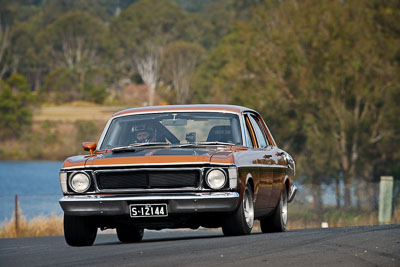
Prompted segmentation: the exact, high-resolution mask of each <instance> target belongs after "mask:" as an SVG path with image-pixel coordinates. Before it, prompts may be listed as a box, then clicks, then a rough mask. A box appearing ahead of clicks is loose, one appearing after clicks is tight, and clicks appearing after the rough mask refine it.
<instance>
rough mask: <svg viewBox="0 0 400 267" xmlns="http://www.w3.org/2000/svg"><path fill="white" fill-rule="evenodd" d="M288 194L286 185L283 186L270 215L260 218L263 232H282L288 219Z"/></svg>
mask: <svg viewBox="0 0 400 267" xmlns="http://www.w3.org/2000/svg"><path fill="white" fill-rule="evenodd" d="M287 200H288V195H287V189H286V186H285V187H284V188H283V191H282V193H281V197H280V200H279V204H278V206H277V207H276V209H275V211H274V213H273V214H272V215H271V216H268V217H266V218H263V219H261V220H260V226H261V231H262V232H263V233H272V232H284V231H285V230H286V224H287V219H288V202H287Z"/></svg>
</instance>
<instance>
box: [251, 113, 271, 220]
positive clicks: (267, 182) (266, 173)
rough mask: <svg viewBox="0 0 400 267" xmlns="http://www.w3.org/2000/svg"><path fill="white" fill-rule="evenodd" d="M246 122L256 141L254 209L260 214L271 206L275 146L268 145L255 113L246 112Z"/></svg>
mask: <svg viewBox="0 0 400 267" xmlns="http://www.w3.org/2000/svg"><path fill="white" fill-rule="evenodd" d="M246 116H247V119H246V120H248V122H249V123H250V124H251V129H252V131H253V133H254V136H255V138H256V141H257V152H256V160H255V162H253V163H254V164H255V165H257V173H258V183H256V185H255V187H256V191H257V193H258V194H257V199H256V203H255V210H258V213H259V214H260V215H262V214H263V213H267V212H268V208H269V207H271V200H270V199H271V194H272V190H273V167H274V166H275V164H276V163H275V161H274V160H275V157H274V154H275V147H274V146H272V145H270V141H269V140H268V138H267V135H266V133H265V130H264V129H263V127H262V124H261V122H260V119H259V117H258V115H257V114H253V113H248V114H246Z"/></svg>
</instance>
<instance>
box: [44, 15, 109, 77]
mask: <svg viewBox="0 0 400 267" xmlns="http://www.w3.org/2000/svg"><path fill="white" fill-rule="evenodd" d="M104 31H105V26H104V24H103V23H102V22H101V21H100V20H98V19H97V18H95V17H92V16H91V15H89V14H87V13H83V12H71V13H66V14H65V15H63V16H62V17H60V18H59V19H57V20H56V21H55V22H54V23H52V24H50V25H49V26H48V27H47V29H46V31H45V32H44V34H43V43H44V45H46V46H47V51H48V52H49V55H50V59H51V61H52V63H53V68H57V67H67V68H69V69H76V71H77V72H78V73H79V75H80V82H83V81H84V80H85V75H86V72H87V71H88V70H89V69H90V68H91V67H93V66H95V65H96V64H99V63H100V51H101V50H102V41H103V38H104Z"/></svg>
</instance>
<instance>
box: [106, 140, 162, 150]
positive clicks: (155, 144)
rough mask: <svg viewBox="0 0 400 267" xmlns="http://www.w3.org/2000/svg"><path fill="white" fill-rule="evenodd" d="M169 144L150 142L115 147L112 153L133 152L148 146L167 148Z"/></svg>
mask: <svg viewBox="0 0 400 267" xmlns="http://www.w3.org/2000/svg"><path fill="white" fill-rule="evenodd" d="M169 145H170V143H167V142H151V143H137V144H130V145H129V146H121V147H115V148H113V149H112V150H111V151H112V152H123V151H135V150H136V149H137V148H138V147H148V146H169Z"/></svg>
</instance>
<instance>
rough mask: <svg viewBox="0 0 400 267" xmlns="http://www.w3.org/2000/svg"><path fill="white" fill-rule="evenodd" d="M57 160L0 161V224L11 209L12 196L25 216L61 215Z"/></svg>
mask: <svg viewBox="0 0 400 267" xmlns="http://www.w3.org/2000/svg"><path fill="white" fill-rule="evenodd" d="M61 165H62V162H60V161H0V224H1V223H3V222H5V221H6V220H9V219H11V218H12V216H13V212H14V196H15V195H18V200H19V204H20V208H21V210H22V214H23V215H24V216H25V218H26V219H31V218H33V217H35V216H39V215H43V216H50V215H51V214H53V213H55V214H57V215H61V214H62V209H61V207H60V205H59V204H58V200H59V199H60V198H61V197H62V193H61V188H60V182H59V177H58V172H59V170H60V168H61Z"/></svg>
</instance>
